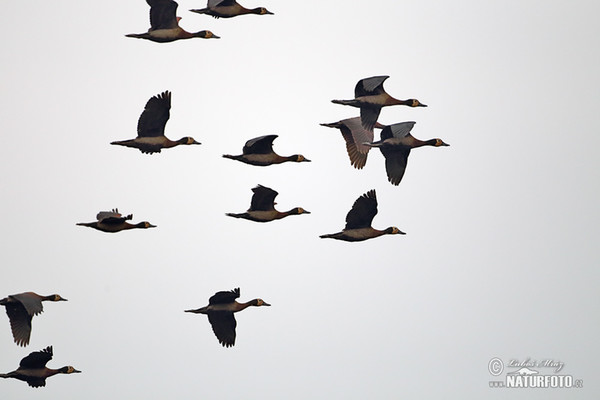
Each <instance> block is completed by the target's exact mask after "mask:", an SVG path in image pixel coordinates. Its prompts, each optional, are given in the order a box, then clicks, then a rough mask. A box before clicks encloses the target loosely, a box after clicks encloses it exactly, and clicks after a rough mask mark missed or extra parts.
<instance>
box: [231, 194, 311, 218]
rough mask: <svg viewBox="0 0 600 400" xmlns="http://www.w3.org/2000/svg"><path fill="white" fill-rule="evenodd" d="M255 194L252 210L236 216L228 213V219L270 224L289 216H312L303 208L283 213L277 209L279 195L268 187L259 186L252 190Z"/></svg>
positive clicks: (251, 205) (251, 204) (251, 203)
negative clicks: (276, 199) (276, 198)
mask: <svg viewBox="0 0 600 400" xmlns="http://www.w3.org/2000/svg"><path fill="white" fill-rule="evenodd" d="M252 192H253V193H254V194H253V195H252V200H251V202H250V208H249V209H248V211H246V212H245V213H240V214H235V213H227V214H225V215H227V216H228V217H234V218H243V219H248V220H250V221H255V222H269V221H274V220H276V219H281V218H285V217H287V216H288V215H300V214H310V212H309V211H306V210H305V209H303V208H302V207H296V208H292V209H291V210H289V211H285V212H281V211H277V210H276V209H275V197H277V195H278V194H279V193H277V192H276V191H275V190H273V189H271V188H268V187H266V186H262V185H258V186H256V187H255V188H253V189H252Z"/></svg>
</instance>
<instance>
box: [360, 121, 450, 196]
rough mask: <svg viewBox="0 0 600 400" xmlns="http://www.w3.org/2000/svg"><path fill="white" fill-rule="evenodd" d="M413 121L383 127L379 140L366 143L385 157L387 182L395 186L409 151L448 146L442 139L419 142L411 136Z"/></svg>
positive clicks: (404, 168) (398, 181)
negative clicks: (424, 147)
mask: <svg viewBox="0 0 600 400" xmlns="http://www.w3.org/2000/svg"><path fill="white" fill-rule="evenodd" d="M414 125H415V122H414V121H407V122H400V123H397V124H393V125H388V126H386V127H384V128H383V129H382V131H381V140H378V141H377V142H372V143H366V145H367V146H371V147H378V148H379V150H381V154H382V155H383V156H384V157H385V170H386V173H387V176H388V181H389V182H390V183H391V184H393V185H395V186H397V185H399V184H400V182H401V181H402V178H403V177H404V173H405V171H406V165H407V163H408V156H409V155H410V151H411V149H415V148H418V147H423V146H433V147H440V146H450V145H449V144H447V143H444V141H443V140H442V139H439V138H435V139H430V140H419V139H417V138H415V137H414V136H412V135H411V133H410V132H411V130H412V128H413V127H414Z"/></svg>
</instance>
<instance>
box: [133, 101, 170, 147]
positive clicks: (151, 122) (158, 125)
mask: <svg viewBox="0 0 600 400" xmlns="http://www.w3.org/2000/svg"><path fill="white" fill-rule="evenodd" d="M170 109H171V92H169V91H168V90H167V91H165V92H162V93H161V94H159V95H156V96H153V97H151V98H150V100H148V102H147V103H146V107H144V111H143V112H142V114H141V115H140V118H139V120H138V125H137V131H138V137H158V136H164V135H165V125H166V124H167V121H168V120H169V116H170V114H169V110H170Z"/></svg>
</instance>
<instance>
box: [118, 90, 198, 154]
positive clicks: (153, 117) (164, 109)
mask: <svg viewBox="0 0 600 400" xmlns="http://www.w3.org/2000/svg"><path fill="white" fill-rule="evenodd" d="M170 109H171V92H169V91H166V92H163V93H161V94H159V95H156V96H153V97H151V98H150V100H148V102H147V103H146V107H144V111H143V112H142V114H141V115H140V118H139V120H138V125H137V132H138V135H137V137H136V138H135V139H131V140H122V141H116V142H111V144H116V145H119V146H126V147H133V148H136V149H138V150H139V151H141V152H142V153H147V154H152V153H160V150H161V149H168V148H171V147H175V146H179V145H180V144H200V143H199V142H196V140H194V138H192V137H189V136H186V137H183V138H181V139H179V140H177V141H172V140H170V139H168V138H167V137H166V136H165V125H166V124H167V121H168V120H169V116H170V114H169V110H170Z"/></svg>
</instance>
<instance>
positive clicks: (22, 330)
mask: <svg viewBox="0 0 600 400" xmlns="http://www.w3.org/2000/svg"><path fill="white" fill-rule="evenodd" d="M5 307H6V314H7V315H8V319H9V321H10V330H11V331H12V335H13V338H14V340H15V343H16V344H17V345H19V346H26V345H28V344H29V338H30V337H31V318H32V315H33V314H29V313H28V312H27V310H26V309H25V307H24V306H23V304H21V303H14V302H13V303H7V304H6V305H5Z"/></svg>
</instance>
